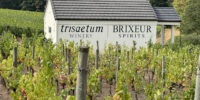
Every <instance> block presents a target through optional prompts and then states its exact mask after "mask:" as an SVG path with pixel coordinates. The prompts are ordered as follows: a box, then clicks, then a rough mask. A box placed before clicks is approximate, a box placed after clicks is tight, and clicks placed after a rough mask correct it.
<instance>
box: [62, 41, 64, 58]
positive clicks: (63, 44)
mask: <svg viewBox="0 0 200 100" xmlns="http://www.w3.org/2000/svg"><path fill="white" fill-rule="evenodd" d="M62 54H63V56H65V45H64V44H63V45H62Z"/></svg>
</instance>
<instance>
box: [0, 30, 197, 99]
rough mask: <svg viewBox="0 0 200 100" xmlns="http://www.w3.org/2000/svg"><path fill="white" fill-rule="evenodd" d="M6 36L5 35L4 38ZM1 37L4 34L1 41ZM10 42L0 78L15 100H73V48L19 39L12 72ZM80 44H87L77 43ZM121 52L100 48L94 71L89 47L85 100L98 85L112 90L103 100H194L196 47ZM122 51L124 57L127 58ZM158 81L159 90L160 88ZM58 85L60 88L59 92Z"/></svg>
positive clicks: (68, 44) (96, 91) (93, 94)
mask: <svg viewBox="0 0 200 100" xmlns="http://www.w3.org/2000/svg"><path fill="white" fill-rule="evenodd" d="M7 34H8V36H9V34H10V33H7ZM6 37H7V36H6V35H5V37H2V38H6ZM5 41H7V42H8V41H10V40H4V42H5ZM12 41H14V42H9V43H10V46H9V47H3V46H2V47H1V48H4V49H3V51H4V52H5V51H6V52H10V54H9V55H8V57H7V58H5V57H4V55H2V54H1V55H0V62H1V63H0V69H4V70H5V71H1V72H0V74H1V75H2V76H3V78H4V80H5V82H6V86H7V87H8V88H9V89H10V90H11V95H12V97H13V98H14V99H15V100H21V99H24V98H27V99H29V100H35V99H53V100H62V99H63V98H66V97H67V98H68V99H67V100H75V98H74V97H73V96H74V93H73V91H74V90H75V86H76V79H77V67H78V52H79V51H78V50H79V49H78V48H79V45H78V44H77V43H74V42H65V43H64V42H63V41H61V42H60V43H59V44H52V42H51V41H49V40H45V39H44V36H43V35H40V36H38V35H34V36H33V37H32V38H28V37H26V36H25V35H23V37H22V42H21V43H20V44H18V60H17V62H18V67H17V68H14V67H13V65H12V62H13V50H12V48H13V47H15V46H17V42H16V40H15V37H14V36H13V39H12ZM0 42H2V41H0ZM7 42H5V43H7ZM63 43H64V44H65V48H68V49H70V50H71V53H70V54H71V62H70V63H71V67H72V69H73V73H71V74H68V70H69V69H68V63H69V62H68V61H67V62H65V60H64V59H65V57H64V56H63V52H62V45H63ZM0 44H3V43H0ZM81 45H82V46H83V45H88V44H85V43H81ZM33 46H35V57H34V58H33V57H32V52H33V49H32V48H33ZM121 47H122V46H120V47H119V48H118V47H117V46H115V45H109V46H108V47H105V51H104V54H101V55H100V67H99V69H95V64H94V63H95V55H94V54H93V49H92V47H91V48H90V53H89V62H88V67H89V69H90V70H89V76H88V90H87V94H88V99H89V100H91V98H93V100H94V99H95V98H96V97H97V96H98V95H99V94H101V89H102V87H101V86H102V82H106V83H104V84H109V85H112V86H114V87H116V88H115V91H114V93H115V95H113V96H111V95H109V94H107V97H105V98H106V99H107V100H112V98H113V99H114V100H131V98H134V96H133V95H131V94H133V93H136V94H138V95H139V94H140V95H141V94H142V95H141V97H140V99H142V98H143V99H147V100H151V99H155V100H160V99H161V97H162V94H163V92H165V94H164V95H165V96H164V99H165V100H170V99H172V100H174V99H178V100H180V99H183V100H192V99H193V98H194V86H195V77H196V66H197V60H198V54H199V48H198V47H197V46H194V45H187V46H183V47H179V48H177V46H176V48H173V47H171V46H167V47H164V48H161V46H160V45H159V44H155V45H149V48H147V49H145V48H141V49H139V50H135V49H134V48H135V47H134V46H133V47H132V48H133V49H128V48H127V47H125V46H124V47H123V49H120V48H121ZM5 48H8V49H5ZM108 48H110V49H108ZM109 50H110V51H109ZM128 51H129V56H128V57H127V52H128ZM117 55H118V56H117ZM163 55H164V56H165V58H166V59H165V68H166V69H165V79H162V72H161V70H162V56H163ZM118 57H119V58H120V61H121V62H120V68H118V67H117V64H118V63H117V61H118V60H117V59H118ZM3 58H4V59H3ZM128 58H129V59H128ZM118 69H120V70H118ZM7 70H8V71H7ZM11 73H12V74H11ZM116 77H117V80H116ZM101 80H103V81H101ZM113 81H115V82H113ZM164 82H165V85H163V84H164ZM59 86H61V87H62V88H59ZM104 92H105V91H104ZM69 95H71V96H69Z"/></svg>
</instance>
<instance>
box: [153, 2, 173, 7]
mask: <svg viewBox="0 0 200 100" xmlns="http://www.w3.org/2000/svg"><path fill="white" fill-rule="evenodd" d="M172 1H173V0H150V3H151V5H152V6H153V7H169V6H171V3H172Z"/></svg>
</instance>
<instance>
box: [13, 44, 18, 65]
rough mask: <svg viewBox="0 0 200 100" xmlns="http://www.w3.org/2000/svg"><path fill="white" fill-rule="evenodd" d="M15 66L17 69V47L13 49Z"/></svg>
mask: <svg viewBox="0 0 200 100" xmlns="http://www.w3.org/2000/svg"><path fill="white" fill-rule="evenodd" d="M13 66H14V67H17V47H14V49H13Z"/></svg>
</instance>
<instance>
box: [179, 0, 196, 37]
mask: <svg viewBox="0 0 200 100" xmlns="http://www.w3.org/2000/svg"><path fill="white" fill-rule="evenodd" d="M186 5H187V6H186V8H185V9H184V11H183V12H184V13H183V16H182V20H183V22H182V26H181V30H182V32H183V33H186V34H191V33H197V34H199V33H200V2H199V0H189V1H188V2H187V3H186Z"/></svg>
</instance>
